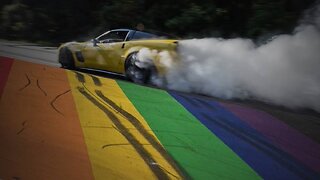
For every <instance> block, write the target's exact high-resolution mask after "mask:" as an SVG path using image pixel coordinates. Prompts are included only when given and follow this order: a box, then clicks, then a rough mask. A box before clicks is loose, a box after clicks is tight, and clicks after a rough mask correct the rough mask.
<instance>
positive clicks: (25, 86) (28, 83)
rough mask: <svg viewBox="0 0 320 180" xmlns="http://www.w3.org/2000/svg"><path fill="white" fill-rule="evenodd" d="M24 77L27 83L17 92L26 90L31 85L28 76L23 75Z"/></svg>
mask: <svg viewBox="0 0 320 180" xmlns="http://www.w3.org/2000/svg"><path fill="white" fill-rule="evenodd" d="M24 75H25V76H26V78H27V81H28V82H27V84H26V85H24V86H23V87H22V88H20V89H19V91H22V90H24V89H25V88H27V87H28V86H29V85H30V84H31V80H30V78H29V76H28V74H24Z"/></svg>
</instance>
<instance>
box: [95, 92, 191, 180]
mask: <svg viewBox="0 0 320 180" xmlns="http://www.w3.org/2000/svg"><path fill="white" fill-rule="evenodd" d="M95 92H96V94H97V95H98V96H99V97H100V98H101V99H102V100H103V101H104V102H105V103H106V104H107V105H108V106H110V107H112V109H114V110H115V111H117V112H119V113H120V114H121V115H122V116H123V117H125V118H126V119H127V120H129V122H130V123H131V124H132V125H133V126H134V127H135V128H136V129H137V130H138V131H139V133H140V134H142V136H143V137H144V138H145V139H146V140H147V141H148V142H149V143H150V144H151V145H152V146H153V147H154V148H155V149H156V150H157V151H158V152H159V153H160V154H161V156H162V157H164V159H165V160H166V161H167V162H168V163H169V164H170V165H171V166H172V167H173V168H174V170H175V171H176V172H177V173H178V174H179V175H180V176H181V177H183V178H184V179H185V175H184V174H183V173H182V171H181V170H180V168H179V167H178V166H177V165H176V163H175V161H174V160H173V159H172V158H171V157H170V156H169V155H168V153H167V151H166V150H165V149H164V148H163V146H162V145H161V144H160V143H159V142H158V141H157V139H156V138H155V137H154V136H153V135H152V134H150V133H149V132H148V130H146V129H145V127H143V125H142V124H141V122H140V121H139V120H138V119H137V118H136V117H134V116H133V115H132V114H130V113H128V112H127V111H125V110H123V109H122V108H120V107H119V106H118V105H116V103H114V102H113V101H112V100H110V99H109V98H107V97H106V96H104V95H103V93H102V92H101V91H99V90H96V91H95Z"/></svg>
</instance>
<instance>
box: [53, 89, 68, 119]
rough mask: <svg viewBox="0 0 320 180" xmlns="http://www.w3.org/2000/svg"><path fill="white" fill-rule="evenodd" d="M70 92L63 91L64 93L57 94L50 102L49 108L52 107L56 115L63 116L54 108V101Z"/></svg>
mask: <svg viewBox="0 0 320 180" xmlns="http://www.w3.org/2000/svg"><path fill="white" fill-rule="evenodd" d="M70 91H71V90H70V89H69V90H67V91H65V92H63V93H61V94H58V95H57V96H56V97H55V98H54V99H53V100H52V101H51V102H50V105H51V107H52V108H53V109H54V110H55V111H56V112H57V113H59V114H61V115H62V116H64V114H63V113H62V112H61V111H59V110H58V109H57V108H56V107H55V105H54V103H55V102H56V100H57V99H58V98H60V97H61V96H63V95H65V94H67V93H68V92H70Z"/></svg>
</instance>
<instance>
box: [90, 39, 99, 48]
mask: <svg viewBox="0 0 320 180" xmlns="http://www.w3.org/2000/svg"><path fill="white" fill-rule="evenodd" d="M98 42H99V41H98V40H97V39H92V43H93V46H94V47H96V46H98V45H97V43H98Z"/></svg>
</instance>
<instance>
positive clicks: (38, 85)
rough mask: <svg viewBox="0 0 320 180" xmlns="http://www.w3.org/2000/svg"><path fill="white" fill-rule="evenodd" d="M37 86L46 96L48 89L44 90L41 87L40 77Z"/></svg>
mask: <svg viewBox="0 0 320 180" xmlns="http://www.w3.org/2000/svg"><path fill="white" fill-rule="evenodd" d="M37 87H38V88H39V89H40V91H41V92H42V93H43V94H44V95H45V96H47V93H46V91H45V90H43V89H42V88H41V86H40V83H39V79H37Z"/></svg>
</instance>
